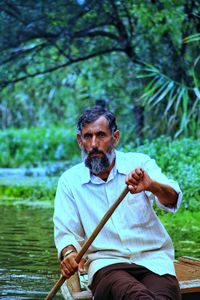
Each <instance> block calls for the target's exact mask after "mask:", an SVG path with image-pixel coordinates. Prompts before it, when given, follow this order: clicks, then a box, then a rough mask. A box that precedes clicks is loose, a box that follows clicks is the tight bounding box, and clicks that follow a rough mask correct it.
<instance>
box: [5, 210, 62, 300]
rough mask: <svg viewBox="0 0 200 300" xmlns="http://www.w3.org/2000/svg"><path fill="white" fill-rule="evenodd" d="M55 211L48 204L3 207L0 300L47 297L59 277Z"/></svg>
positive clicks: (58, 296) (57, 297) (59, 296)
mask: <svg viewBox="0 0 200 300" xmlns="http://www.w3.org/2000/svg"><path fill="white" fill-rule="evenodd" d="M52 214H53V208H47V207H45V208H43V207H27V206H21V205H20V206H19V205H18V206H5V205H1V206H0V223H1V226H0V299H9V300H12V299H44V298H45V296H46V295H47V294H48V292H49V291H50V290H51V288H52V286H53V285H54V284H55V282H56V281H57V280H58V279H59V266H58V260H57V253H56V250H55V246H54V241H53V225H52ZM55 299H62V297H61V295H60V294H58V295H57V296H56V297H55Z"/></svg>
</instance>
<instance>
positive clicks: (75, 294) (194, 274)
mask: <svg viewBox="0 0 200 300" xmlns="http://www.w3.org/2000/svg"><path fill="white" fill-rule="evenodd" d="M174 265H175V269H176V274H177V278H178V280H179V284H180V288H181V294H182V300H199V299H200V259H195V258H192V257H187V256H182V257H180V258H179V259H178V260H177V261H175V262H174ZM80 277H82V279H80ZM80 277H79V276H78V274H75V275H74V276H72V277H71V278H70V279H69V280H67V283H64V284H63V286H62V288H61V291H62V295H63V297H64V299H65V300H75V299H77V300H79V299H80V300H84V299H85V300H92V293H91V291H90V290H89V289H88V288H87V277H84V276H80Z"/></svg>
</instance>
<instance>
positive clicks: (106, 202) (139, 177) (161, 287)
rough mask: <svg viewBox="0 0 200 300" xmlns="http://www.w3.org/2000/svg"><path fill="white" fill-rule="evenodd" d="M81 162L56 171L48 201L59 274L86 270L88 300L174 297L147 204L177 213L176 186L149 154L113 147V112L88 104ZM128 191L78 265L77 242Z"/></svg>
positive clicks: (159, 233)
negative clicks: (53, 193) (90, 299)
mask: <svg viewBox="0 0 200 300" xmlns="http://www.w3.org/2000/svg"><path fill="white" fill-rule="evenodd" d="M77 129H78V132H77V141H78V144H79V146H80V149H81V152H82V159H83V162H82V163H80V164H78V165H76V166H74V167H72V168H70V169H69V170H67V171H66V172H64V173H63V175H62V176H61V178H60V180H59V182H58V187H57V193H56V199H55V212H54V225H55V243H56V247H57V249H58V253H59V257H60V259H61V272H62V274H63V275H64V276H66V277H67V278H69V277H70V276H71V275H72V274H74V272H76V271H77V269H79V270H80V271H81V270H82V269H83V268H85V269H87V271H88V275H89V284H90V288H91V290H92V293H93V298H94V299H95V300H122V299H127V300H128V299H146V300H147V299H158V300H164V299H174V300H175V299H176V300H177V299H180V298H181V297H180V289H179V285H178V281H177V279H176V276H175V270H174V265H173V260H174V250H173V245H172V241H171V239H170V237H169V235H168V233H167V232H166V230H165V228H164V227H163V225H162V224H161V222H160V220H159V219H158V217H157V215H156V213H155V212H154V209H153V202H154V201H155V202H156V204H157V205H158V206H159V207H160V208H162V209H163V210H165V211H168V212H176V210H177V209H178V207H179V205H180V202H181V191H180V188H179V186H178V184H177V183H176V182H175V181H173V180H170V179H168V178H167V177H166V176H165V175H164V174H163V173H162V171H161V169H160V168H159V167H158V166H157V164H156V162H155V161H154V160H153V159H151V158H150V157H149V156H147V155H145V154H141V153H123V152H119V151H116V150H115V147H116V146H117V144H118V141H119V138H120V133H119V130H118V129H117V125H116V120H115V116H114V115H113V114H112V113H111V112H110V111H107V110H105V109H102V108H99V107H93V108H90V109H87V110H85V111H84V113H83V114H82V115H81V116H80V119H79V121H78V124H77ZM126 185H127V186H128V189H129V191H130V193H128V194H127V196H126V197H125V199H124V200H123V201H122V203H121V204H120V206H119V207H118V208H117V209H116V211H115V212H114V214H113V215H112V216H111V218H110V219H109V221H108V222H107V223H106V225H105V226H104V227H103V229H102V230H101V232H100V233H99V235H98V236H97V237H96V239H95V240H94V242H93V243H92V245H91V246H90V248H89V249H88V251H87V253H86V256H85V259H82V260H81V262H80V263H79V265H78V264H77V263H76V261H75V257H76V254H77V252H78V251H79V250H80V248H81V245H82V244H83V243H84V241H85V240H87V239H88V237H89V236H90V235H91V233H92V232H93V230H94V228H95V227H96V226H97V224H98V223H99V222H100V220H101V218H102V217H103V215H104V214H105V212H106V211H107V210H108V208H109V207H110V206H111V205H112V204H113V202H114V201H115V200H116V199H117V197H118V196H119V194H120V193H121V191H122V190H123V189H124V187H125V186H126Z"/></svg>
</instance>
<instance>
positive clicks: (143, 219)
mask: <svg viewBox="0 0 200 300" xmlns="http://www.w3.org/2000/svg"><path fill="white" fill-rule="evenodd" d="M126 206H127V210H128V212H127V213H128V215H129V220H130V222H132V224H133V226H134V225H137V226H140V225H146V224H147V223H149V221H150V218H151V205H150V203H149V201H148V199H146V197H145V194H144V193H139V194H134V195H133V194H129V197H128V199H127V202H126Z"/></svg>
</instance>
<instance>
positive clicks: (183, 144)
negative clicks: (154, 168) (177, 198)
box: [124, 137, 200, 210]
mask: <svg viewBox="0 0 200 300" xmlns="http://www.w3.org/2000/svg"><path fill="white" fill-rule="evenodd" d="M199 149H200V140H195V139H192V138H184V139H181V140H175V141H172V140H171V139H170V138H167V137H160V138H158V139H155V140H154V141H152V142H148V141H146V142H145V143H144V145H141V146H138V147H136V146H135V145H134V144H131V143H130V144H129V145H128V146H125V147H124V150H125V151H134V150H135V151H136V152H142V153H146V154H148V155H149V156H150V157H152V158H154V159H155V160H156V162H157V163H158V165H159V166H160V167H161V169H162V170H163V172H164V173H165V174H166V175H167V176H169V177H170V178H173V179H175V180H177V181H178V183H179V184H180V186H181V189H182V191H183V206H184V208H186V209H189V210H196V209H199V208H200V187H199V178H200V156H199Z"/></svg>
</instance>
